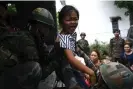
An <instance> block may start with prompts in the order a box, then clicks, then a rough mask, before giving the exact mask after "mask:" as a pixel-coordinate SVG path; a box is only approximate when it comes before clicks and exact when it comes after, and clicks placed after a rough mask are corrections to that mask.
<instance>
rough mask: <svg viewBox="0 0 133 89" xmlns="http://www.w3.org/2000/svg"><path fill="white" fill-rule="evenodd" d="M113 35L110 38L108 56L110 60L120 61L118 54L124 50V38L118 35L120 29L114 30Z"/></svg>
mask: <svg viewBox="0 0 133 89" xmlns="http://www.w3.org/2000/svg"><path fill="white" fill-rule="evenodd" d="M114 35H115V37H113V38H112V39H111V40H110V56H111V57H112V61H115V62H116V61H118V62H120V54H121V53H122V52H123V51H124V39H122V38H121V37H120V30H115V31H114Z"/></svg>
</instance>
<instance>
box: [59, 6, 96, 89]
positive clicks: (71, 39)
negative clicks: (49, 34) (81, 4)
mask: <svg viewBox="0 0 133 89" xmlns="http://www.w3.org/2000/svg"><path fill="white" fill-rule="evenodd" d="M78 20H79V12H78V10H77V9H76V8H75V7H73V6H70V5H66V6H64V7H63V8H62V9H61V11H60V12H59V24H60V26H61V27H62V30H61V32H60V33H59V34H58V37H57V39H56V42H57V44H59V50H58V51H59V52H58V53H60V54H59V56H61V58H62V60H61V65H62V68H61V70H62V74H63V79H64V83H65V85H66V87H67V89H81V87H79V83H78V82H77V80H76V77H75V75H74V71H76V74H78V73H79V75H80V72H79V71H81V72H83V73H86V74H88V75H89V76H90V79H91V80H92V81H91V83H92V84H95V82H96V80H95V73H94V71H93V70H92V69H90V68H88V67H87V66H85V65H84V64H83V63H81V62H80V61H79V60H77V59H76V58H75V56H76V55H77V54H76V53H75V51H76V37H77V34H76V32H75V29H76V27H77V25H78ZM78 79H79V80H78V81H81V78H78ZM83 81H84V79H83Z"/></svg>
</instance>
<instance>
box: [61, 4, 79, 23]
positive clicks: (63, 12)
mask: <svg viewBox="0 0 133 89" xmlns="http://www.w3.org/2000/svg"><path fill="white" fill-rule="evenodd" d="M72 10H73V11H75V12H76V13H77V16H78V18H79V11H78V10H77V9H76V8H75V7H73V6H71V5H65V6H64V7H63V8H62V9H61V11H60V12H59V16H58V18H59V24H60V25H61V24H62V20H63V18H64V17H65V16H66V15H67V14H68V13H69V12H70V11H72Z"/></svg>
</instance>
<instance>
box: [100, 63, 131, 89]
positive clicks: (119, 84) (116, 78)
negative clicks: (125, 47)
mask: <svg viewBox="0 0 133 89" xmlns="http://www.w3.org/2000/svg"><path fill="white" fill-rule="evenodd" d="M100 73H101V76H102V78H103V80H104V82H105V83H106V84H107V86H108V87H109V88H110V89H133V73H132V72H131V71H130V70H129V69H128V68H127V67H125V66H124V65H122V64H120V63H117V62H108V63H106V64H102V65H101V66H100Z"/></svg>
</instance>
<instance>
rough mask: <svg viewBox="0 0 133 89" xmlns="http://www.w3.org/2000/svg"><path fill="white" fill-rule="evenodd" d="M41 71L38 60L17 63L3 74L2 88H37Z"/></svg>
mask: <svg viewBox="0 0 133 89" xmlns="http://www.w3.org/2000/svg"><path fill="white" fill-rule="evenodd" d="M41 72H42V71H41V67H40V65H39V63H37V62H33V61H31V62H26V63H24V64H17V65H16V66H14V67H12V68H8V69H7V70H6V71H4V72H3V73H2V74H1V76H0V89H37V86H38V83H39V81H40V79H41V76H42V73H41Z"/></svg>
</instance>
